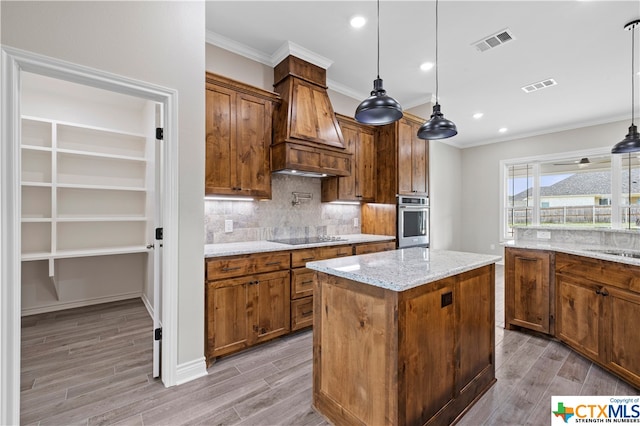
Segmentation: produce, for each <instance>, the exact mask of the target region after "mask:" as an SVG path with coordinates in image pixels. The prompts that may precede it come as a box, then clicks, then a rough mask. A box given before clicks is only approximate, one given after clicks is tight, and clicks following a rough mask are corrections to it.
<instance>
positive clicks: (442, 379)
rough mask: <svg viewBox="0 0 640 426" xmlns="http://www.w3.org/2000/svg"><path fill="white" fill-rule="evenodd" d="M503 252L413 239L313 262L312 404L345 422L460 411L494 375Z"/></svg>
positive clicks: (449, 415) (414, 420) (426, 418)
mask: <svg viewBox="0 0 640 426" xmlns="http://www.w3.org/2000/svg"><path fill="white" fill-rule="evenodd" d="M499 259H500V257H498V256H493V255H482V254H474V253H463V252H454V251H444V250H430V249H426V248H409V249H402V250H395V251H388V252H384V253H374V254H368V255H362V256H352V257H346V258H340V259H332V260H326V261H320V262H309V263H307V267H308V268H309V269H313V270H315V271H317V272H316V273H317V279H316V281H315V287H314V314H313V315H314V335H313V404H314V407H315V409H316V410H317V411H318V412H320V413H321V414H323V415H324V416H325V417H326V418H327V419H329V420H330V421H331V422H333V423H335V424H340V425H346V424H348V425H351V424H353V425H356V424H357V425H361V424H367V425H383V424H384V425H422V424H434V425H436V424H437V425H443V424H450V423H452V422H454V421H455V420H456V419H458V418H459V417H460V416H461V415H462V414H463V413H464V412H465V411H466V410H467V408H468V407H469V406H470V405H471V404H473V403H474V402H475V401H476V400H477V399H478V398H479V397H480V396H481V395H482V394H483V393H484V392H485V391H486V390H487V389H488V388H489V387H490V386H491V385H492V384H493V383H494V382H495V365H494V341H495V336H494V334H495V333H494V332H495V329H494V326H495V323H494V321H495V319H494V315H495V313H494V300H495V292H494V284H495V262H496V261H497V260H499Z"/></svg>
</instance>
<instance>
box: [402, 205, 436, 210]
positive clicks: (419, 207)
mask: <svg viewBox="0 0 640 426" xmlns="http://www.w3.org/2000/svg"><path fill="white" fill-rule="evenodd" d="M398 208H399V209H408V210H429V207H427V206H398Z"/></svg>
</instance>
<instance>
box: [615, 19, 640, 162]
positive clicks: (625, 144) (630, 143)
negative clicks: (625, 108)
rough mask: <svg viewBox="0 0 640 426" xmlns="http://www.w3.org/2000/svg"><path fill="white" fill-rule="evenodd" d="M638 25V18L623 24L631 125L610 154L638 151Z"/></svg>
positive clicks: (639, 143) (639, 142)
mask: <svg viewBox="0 0 640 426" xmlns="http://www.w3.org/2000/svg"><path fill="white" fill-rule="evenodd" d="M638 25H640V19H636V20H635V21H632V22H629V23H628V24H627V25H625V26H624V29H625V30H630V31H631V126H629V133H627V136H625V138H624V139H622V140H621V141H620V142H618V143H617V144H615V145H614V146H613V148H611V153H612V154H625V153H627V152H638V151H640V134H638V128H637V127H636V125H635V124H634V123H633V117H634V115H635V114H634V112H635V102H634V95H635V93H636V87H635V80H636V75H635V72H634V65H635V41H636V27H637V26H638Z"/></svg>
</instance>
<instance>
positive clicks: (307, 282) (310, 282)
mask: <svg viewBox="0 0 640 426" xmlns="http://www.w3.org/2000/svg"><path fill="white" fill-rule="evenodd" d="M300 284H313V280H307V281H302V282H301V283H300Z"/></svg>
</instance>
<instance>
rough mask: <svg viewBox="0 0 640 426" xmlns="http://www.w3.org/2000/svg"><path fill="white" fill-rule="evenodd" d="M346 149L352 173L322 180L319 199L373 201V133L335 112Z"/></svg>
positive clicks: (374, 192)
mask: <svg viewBox="0 0 640 426" xmlns="http://www.w3.org/2000/svg"><path fill="white" fill-rule="evenodd" d="M337 117H338V123H340V128H341V129H342V135H343V137H344V142H345V145H346V149H347V152H349V153H351V154H352V162H351V176H345V177H332V178H326V179H323V180H322V201H323V202H327V201H338V200H339V201H366V202H373V201H375V196H376V166H375V164H376V162H375V161H376V145H375V141H376V133H375V130H374V128H373V127H371V126H367V125H363V124H360V123H358V122H357V121H355V120H354V119H353V118H349V117H346V116H343V115H337Z"/></svg>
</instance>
